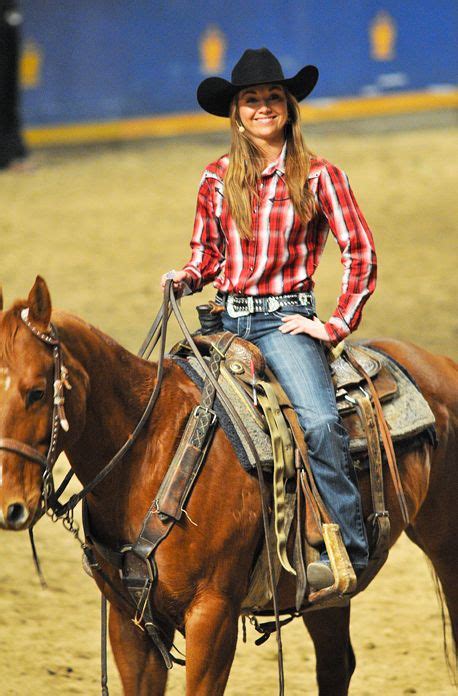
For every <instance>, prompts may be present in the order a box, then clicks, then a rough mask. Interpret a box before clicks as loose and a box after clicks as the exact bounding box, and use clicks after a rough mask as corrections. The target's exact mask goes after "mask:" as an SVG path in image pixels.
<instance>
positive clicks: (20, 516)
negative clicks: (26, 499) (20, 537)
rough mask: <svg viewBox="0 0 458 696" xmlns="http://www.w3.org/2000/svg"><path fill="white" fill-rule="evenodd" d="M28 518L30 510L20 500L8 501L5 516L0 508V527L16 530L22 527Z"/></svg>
mask: <svg viewBox="0 0 458 696" xmlns="http://www.w3.org/2000/svg"><path fill="white" fill-rule="evenodd" d="M29 518H30V511H29V509H28V508H27V506H26V505H25V504H24V503H23V502H20V501H17V502H15V503H10V504H9V505H8V507H7V509H6V516H4V515H3V513H2V511H1V510H0V528H2V529H11V530H15V531H18V530H20V529H24V528H25V526H26V523H27V522H28V520H29Z"/></svg>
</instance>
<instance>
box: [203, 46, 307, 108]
mask: <svg viewBox="0 0 458 696" xmlns="http://www.w3.org/2000/svg"><path fill="white" fill-rule="evenodd" d="M231 79H232V82H228V81H227V80H224V79H223V78H222V77H207V79H206V80H204V81H203V82H201V83H200V85H199V87H198V88H197V101H198V102H199V104H200V106H201V107H202V109H205V111H208V112H209V113H210V114H214V115H215V116H229V108H230V105H231V101H232V99H233V97H234V96H235V95H236V94H237V92H240V90H241V89H244V88H245V87H249V86H250V85H261V84H267V83H270V82H275V84H278V85H283V86H284V87H286V89H287V90H288V92H291V94H293V95H294V96H295V97H296V99H297V100H298V101H301V100H302V99H304V98H305V97H306V96H307V95H308V94H310V92H311V91H312V89H313V88H314V87H315V85H316V83H317V80H318V68H316V67H315V66H314V65H306V66H305V68H302V70H299V72H298V73H297V75H295V76H294V77H290V78H289V79H285V76H284V75H283V70H282V67H281V65H280V63H279V61H278V60H277V58H275V56H274V54H273V53H271V52H270V51H269V49H267V48H256V49H253V48H248V49H247V50H246V51H245V53H244V54H243V56H242V57H241V58H240V60H239V62H238V63H237V64H236V65H235V67H234V69H233V71H232V74H231Z"/></svg>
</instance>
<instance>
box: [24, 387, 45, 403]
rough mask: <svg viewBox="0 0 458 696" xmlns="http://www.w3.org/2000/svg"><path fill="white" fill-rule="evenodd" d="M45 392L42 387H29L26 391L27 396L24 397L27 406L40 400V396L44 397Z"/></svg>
mask: <svg viewBox="0 0 458 696" xmlns="http://www.w3.org/2000/svg"><path fill="white" fill-rule="evenodd" d="M44 395H45V393H44V391H43V389H31V390H30V391H29V392H28V393H27V398H26V404H27V406H31V405H32V404H35V403H36V402H37V401H41V400H42V398H43V397H44Z"/></svg>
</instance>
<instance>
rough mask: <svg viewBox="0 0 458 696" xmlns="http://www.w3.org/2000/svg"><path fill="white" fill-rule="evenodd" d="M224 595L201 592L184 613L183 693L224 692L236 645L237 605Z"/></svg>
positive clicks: (206, 695)
mask: <svg viewBox="0 0 458 696" xmlns="http://www.w3.org/2000/svg"><path fill="white" fill-rule="evenodd" d="M234 604H236V603H235V602H233V601H231V600H230V599H229V598H227V597H223V596H219V595H215V594H212V595H211V596H209V595H208V594H207V595H205V596H204V595H201V596H200V597H199V600H198V602H196V603H194V604H193V605H192V607H191V608H190V610H189V611H188V614H187V616H186V694H187V696H220V695H221V694H223V693H224V689H225V687H226V683H227V680H228V677H229V672H230V669H231V666H232V662H233V659H234V653H235V647H236V644H237V626H238V611H237V609H238V607H237V608H234Z"/></svg>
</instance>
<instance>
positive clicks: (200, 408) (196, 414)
mask: <svg viewBox="0 0 458 696" xmlns="http://www.w3.org/2000/svg"><path fill="white" fill-rule="evenodd" d="M199 411H205V413H207V414H208V413H211V421H210V425H213V423H214V422H215V421H216V413H215V412H214V411H212V409H211V408H207V407H206V406H202V404H198V405H197V406H196V407H195V409H194V411H193V415H194V417H195V418H199Z"/></svg>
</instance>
